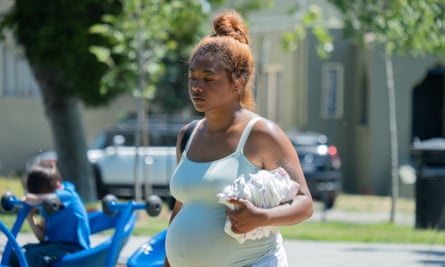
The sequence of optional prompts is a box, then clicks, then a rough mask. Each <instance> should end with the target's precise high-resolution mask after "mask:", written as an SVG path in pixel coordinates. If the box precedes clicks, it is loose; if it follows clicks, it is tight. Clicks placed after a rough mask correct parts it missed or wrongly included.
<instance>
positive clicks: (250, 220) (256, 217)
mask: <svg viewBox="0 0 445 267" xmlns="http://www.w3.org/2000/svg"><path fill="white" fill-rule="evenodd" d="M227 202H228V203H230V204H232V205H234V206H235V209H234V210H232V209H230V208H227V209H226V215H227V217H228V218H229V219H230V222H231V223H232V231H233V232H234V233H238V234H242V233H247V232H250V231H252V230H254V229H256V228H258V227H260V226H266V223H267V220H268V216H267V211H266V210H265V209H261V208H258V207H255V206H254V205H253V204H252V203H251V202H250V201H248V200H244V199H229V200H227Z"/></svg>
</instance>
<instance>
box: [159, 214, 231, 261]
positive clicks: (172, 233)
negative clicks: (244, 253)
mask: <svg viewBox="0 0 445 267" xmlns="http://www.w3.org/2000/svg"><path fill="white" fill-rule="evenodd" d="M224 221H225V214H224V208H221V207H204V206H194V205H190V206H187V205H184V206H183V208H182V209H181V211H180V212H179V213H178V214H177V215H176V217H175V218H174V220H173V221H172V223H171V225H170V226H169V228H168V231H167V239H166V253H167V257H168V259H169V261H170V264H171V265H172V266H181V267H187V266H194V267H199V266H230V265H229V263H228V261H227V260H228V259H227V257H226V255H227V253H230V254H232V252H231V250H232V249H233V247H232V246H233V245H234V239H232V238H230V237H229V236H227V235H226V234H225V232H224ZM224 254H226V255H224ZM219 264H220V265H219Z"/></svg>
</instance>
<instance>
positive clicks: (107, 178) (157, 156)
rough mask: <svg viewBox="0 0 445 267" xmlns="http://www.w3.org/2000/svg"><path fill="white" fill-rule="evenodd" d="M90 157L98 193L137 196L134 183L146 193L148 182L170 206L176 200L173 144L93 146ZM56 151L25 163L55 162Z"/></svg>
mask: <svg viewBox="0 0 445 267" xmlns="http://www.w3.org/2000/svg"><path fill="white" fill-rule="evenodd" d="M87 155H88V159H89V160H90V162H91V164H92V165H93V170H94V176H95V180H96V189H97V195H98V197H99V198H102V197H103V196H105V195H106V194H107V193H112V194H114V195H116V196H118V197H124V198H134V197H135V195H136V194H135V192H136V191H135V185H136V184H138V185H139V186H140V192H142V195H144V193H143V192H145V188H146V185H148V186H150V187H149V188H150V189H151V193H152V194H156V195H158V196H160V197H161V198H162V199H163V200H164V201H165V202H166V203H167V204H168V205H169V206H170V207H172V205H173V203H174V199H173V198H172V197H171V195H170V190H169V184H170V178H171V175H172V173H173V171H174V169H175V167H176V148H175V147H174V146H151V147H138V148H136V147H134V146H124V145H119V144H116V145H114V146H109V147H106V148H104V149H90V150H88V152H87ZM56 160H57V155H56V153H55V152H54V151H48V152H42V153H40V154H38V155H37V156H36V157H34V158H32V159H31V160H30V161H28V163H27V164H26V165H27V166H26V169H30V168H31V166H32V165H33V164H34V163H36V162H39V161H56Z"/></svg>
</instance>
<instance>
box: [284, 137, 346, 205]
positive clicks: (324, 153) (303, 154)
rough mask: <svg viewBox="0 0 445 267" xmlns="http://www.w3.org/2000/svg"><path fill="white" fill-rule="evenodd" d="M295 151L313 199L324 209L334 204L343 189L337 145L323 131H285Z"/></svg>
mask: <svg viewBox="0 0 445 267" xmlns="http://www.w3.org/2000/svg"><path fill="white" fill-rule="evenodd" d="M287 135H288V137H289V139H290V141H291V142H292V144H293V145H294V147H295V149H296V150H297V153H298V156H299V159H300V164H301V167H302V169H303V172H304V175H305V176H306V180H307V183H308V186H309V189H310V191H311V194H312V198H313V199H314V200H315V201H321V202H323V203H324V205H325V208H326V209H330V208H332V207H333V206H334V203H335V199H336V197H337V195H338V194H339V193H340V192H341V188H342V172H341V160H340V157H339V154H338V150H337V147H336V146H334V145H332V144H329V143H328V138H327V136H326V135H324V134H320V133H315V132H293V133H288V134H287Z"/></svg>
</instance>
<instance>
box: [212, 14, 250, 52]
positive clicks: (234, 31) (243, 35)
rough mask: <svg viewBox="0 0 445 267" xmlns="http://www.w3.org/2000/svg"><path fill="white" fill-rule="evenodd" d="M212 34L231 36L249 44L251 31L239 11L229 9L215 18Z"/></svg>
mask: <svg viewBox="0 0 445 267" xmlns="http://www.w3.org/2000/svg"><path fill="white" fill-rule="evenodd" d="M213 30H214V32H213V34H212V36H229V37H232V38H234V39H236V40H238V41H239V42H241V43H243V44H249V32H248V30H247V26H246V24H245V23H244V20H243V18H242V17H241V15H240V14H238V12H236V11H234V10H229V11H225V12H223V13H221V14H220V15H218V16H217V17H216V18H215V19H214V20H213Z"/></svg>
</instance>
